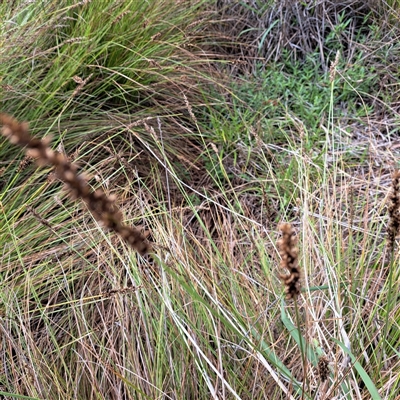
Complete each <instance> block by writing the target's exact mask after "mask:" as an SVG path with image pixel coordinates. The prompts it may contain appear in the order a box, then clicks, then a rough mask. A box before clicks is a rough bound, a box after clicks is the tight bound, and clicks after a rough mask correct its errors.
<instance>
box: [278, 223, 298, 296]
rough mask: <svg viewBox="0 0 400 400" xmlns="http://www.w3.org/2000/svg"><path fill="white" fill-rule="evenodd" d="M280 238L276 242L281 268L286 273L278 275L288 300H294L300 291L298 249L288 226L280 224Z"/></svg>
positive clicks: (291, 230) (290, 227)
mask: <svg viewBox="0 0 400 400" xmlns="http://www.w3.org/2000/svg"><path fill="white" fill-rule="evenodd" d="M279 229H280V230H281V232H282V237H281V238H280V239H279V240H278V243H277V245H278V249H279V254H280V256H281V268H282V269H284V270H287V271H288V273H286V274H280V278H281V280H282V282H283V284H284V285H285V290H286V296H287V298H288V299H296V298H297V296H298V295H299V294H300V289H301V273H300V272H301V271H300V268H299V266H298V254H299V251H298V248H297V238H296V236H295V232H294V230H293V228H292V226H291V225H290V224H287V223H284V224H280V226H279Z"/></svg>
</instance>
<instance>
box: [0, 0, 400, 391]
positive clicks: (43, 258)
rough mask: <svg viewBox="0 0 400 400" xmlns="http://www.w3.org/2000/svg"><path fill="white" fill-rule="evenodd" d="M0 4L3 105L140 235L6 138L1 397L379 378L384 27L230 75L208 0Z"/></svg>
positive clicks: (386, 262)
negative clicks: (124, 232)
mask: <svg viewBox="0 0 400 400" xmlns="http://www.w3.org/2000/svg"><path fill="white" fill-rule="evenodd" d="M15 4H16V5H15V6H12V7H11V6H9V5H4V4H2V5H0V12H3V11H4V13H3V14H2V15H5V16H6V18H5V19H4V21H5V22H3V23H2V24H3V25H2V32H3V33H2V34H1V35H2V36H1V38H0V41H1V43H2V44H4V46H3V45H2V47H1V49H0V52H1V54H0V56H2V57H0V76H1V79H2V81H1V82H0V85H1V89H0V90H1V93H0V95H1V109H2V111H4V112H7V113H10V114H12V115H13V116H15V117H16V118H18V119H19V120H21V121H29V122H30V126H31V129H32V134H34V135H35V136H37V137H40V138H42V137H43V136H45V137H46V136H49V135H50V134H51V135H52V136H53V137H54V139H53V142H52V147H53V149H54V150H57V151H58V152H59V153H61V154H63V155H64V156H65V158H67V159H68V162H73V163H74V164H77V165H78V166H79V168H80V169H82V170H84V171H86V173H87V174H88V176H89V178H88V184H89V185H90V187H92V188H93V190H96V189H99V188H101V189H102V190H103V191H104V193H106V194H107V195H115V198H116V200H115V202H116V205H117V206H118V208H119V209H120V210H121V214H122V218H123V220H124V223H126V224H129V225H135V226H138V227H140V229H142V230H143V231H144V232H146V235H148V236H147V238H148V240H149V241H151V242H153V243H155V247H154V248H155V251H154V254H152V257H148V258H146V257H142V256H140V255H139V254H137V253H135V252H133V251H132V250H131V249H130V248H129V247H127V246H126V245H125V244H124V243H123V242H122V241H121V240H120V239H119V238H118V237H117V236H115V235H112V234H109V233H107V232H105V231H104V230H103V229H101V227H100V226H98V224H97V222H96V220H94V219H93V218H92V216H91V215H90V214H89V213H88V212H87V210H86V208H85V207H84V206H83V205H82V204H81V203H79V202H72V201H70V200H69V198H68V196H67V194H66V193H65V192H63V191H62V190H61V185H60V183H59V182H58V181H57V179H55V177H54V176H53V175H52V174H51V172H52V171H51V169H50V168H40V169H37V168H36V167H35V165H34V163H30V162H29V160H27V159H26V158H25V157H24V155H23V152H22V151H20V150H18V149H17V148H14V147H13V146H12V145H11V144H9V143H8V142H7V141H6V140H4V139H1V142H0V155H1V156H0V162H1V164H0V171H1V177H0V179H1V184H0V210H1V212H0V221H1V224H0V243H1V247H0V266H1V267H0V268H1V269H0V296H1V301H0V330H1V332H0V335H1V336H0V337H1V341H0V363H1V364H0V368H1V373H0V393H1V394H2V396H4V397H5V398H16V397H17V396H26V397H28V398H32V399H66V398H67V399H69V398H71V399H92V398H100V399H120V398H126V399H137V398H139V399H154V398H165V399H200V398H215V399H217V398H218V399H225V398H226V399H264V398H271V399H287V398H290V399H301V398H303V399H314V398H321V399H324V398H325V399H327V398H337V399H338V398H346V399H360V398H361V399H371V398H373V399H379V398H382V399H386V398H387V399H395V398H396V396H397V392H398V388H399V386H400V382H399V378H398V376H399V375H400V374H399V372H400V361H399V354H398V353H399V346H400V337H399V334H398V332H399V331H400V330H399V321H400V316H399V302H398V298H397V293H398V292H399V289H400V288H399V282H400V279H399V278H400V277H399V268H398V264H399V260H398V251H397V236H396V232H394V231H392V233H391V236H390V237H391V238H392V239H391V243H392V244H391V246H388V244H387V235H388V232H387V229H388V227H389V226H391V227H394V224H393V219H392V224H391V225H389V217H388V215H387V214H388V213H387V206H388V201H389V200H390V198H393V194H392V192H391V190H392V189H391V186H392V179H393V177H392V171H393V170H396V169H397V168H396V167H397V158H398V151H397V150H398V149H397V146H396V144H397V130H396V129H397V128H396V126H395V121H396V118H397V111H396V97H395V93H396V90H397V89H396V87H397V86H395V85H389V86H386V87H379V89H378V88H377V86H376V84H377V82H379V79H380V77H381V75H380V72H379V74H378V78H377V77H376V76H372V75H371V74H370V73H369V72H368V68H370V67H372V66H373V65H375V66H376V68H377V69H376V70H377V71H378V70H379V71H380V69H379V68H378V66H379V65H381V64H380V63H382V65H386V66H387V71H389V72H390V74H389V80H390V82H392V83H393V81H392V79H393V80H394V75H393V76H392V75H391V73H392V72H393V71H394V64H392V61H393V60H395V59H396V54H397V47H396V46H395V45H394V47H393V49H394V50H393V52H394V53H393V54H392V53H391V54H392V55H391V57H392V58H390V59H388V58H384V57H383V55H384V54H385V51H387V49H388V48H389V47H390V46H391V45H392V44H393V40H394V39H391V40H390V41H386V42H385V40H384V39H382V46H381V48H380V51H378V50H376V52H374V53H373V54H372V55H371V57H366V58H363V57H361V56H360V53H357V52H358V48H356V50H355V53H354V54H355V58H347V57H348V56H349V54H350V53H351V51H350V49H349V52H348V53H346V56H345V57H344V56H343V55H342V52H341V53H340V54H341V58H338V59H337V62H336V63H335V64H333V65H332V63H328V62H327V64H326V68H325V71H322V72H321V70H320V69H318V68H314V66H313V62H303V63H297V64H295V63H292V59H291V57H289V56H288V57H286V58H285V57H282V58H280V59H279V63H274V64H273V65H270V68H266V69H265V70H263V68H259V67H258V66H257V65H256V64H254V65H253V66H254V68H255V69H254V72H255V75H254V77H253V78H252V79H254V81H251V82H250V81H249V80H250V79H249V78H246V80H247V81H248V82H244V80H241V79H235V80H234V82H229V81H228V79H227V77H226V76H225V75H224V74H223V73H222V72H218V71H216V70H215V66H216V65H217V63H216V62H215V60H216V59H218V58H221V56H222V55H221V54H219V55H218V57H217V56H216V55H215V57H214V54H212V53H211V52H210V51H209V49H210V47H208V46H210V41H211V39H212V40H214V38H215V36H214V37H212V38H211V39H210V37H207V36H204V34H205V32H207V30H208V29H209V26H207V25H206V23H207V21H209V17H210V11H209V10H210V9H209V7H210V5H209V4H208V3H196V4H193V5H191V6H189V5H188V4H186V3H185V6H183V4H182V3H179V2H167V1H165V2H164V1H163V2H144V1H143V2H141V1H121V2H114V3H113V4H111V3H110V4H108V3H107V4H103V2H101V1H96V0H93V1H88V2H79V3H78V2H75V3H73V2H67V1H65V2H62V3H60V2H52V1H49V2H43V3H41V4H39V3H27V2H19V3H18V2H16V3H15ZM321 4H322V3H321ZM100 5H101V6H102V7H100ZM292 5H293V4H292ZM293 6H294V5H293ZM99 10H100V11H99ZM203 11H207V13H208V14H202V12H203ZM281 11H282V10H281ZM289 11H290V10H288V11H287V12H288V13H289ZM212 18H214V15H212ZM212 18H211V20H212ZM374 18H375V17H374ZM386 22H387V21H384V23H385V24H386ZM337 23H338V21H335V23H333V22H332V24H333V25H335V24H337ZM339 25H340V24H339ZM350 25H351V24H350ZM346 27H347V25H346ZM128 28H129V29H128ZM339 28H340V26H339V27H338V29H339ZM341 29H342V33H343V36H341V37H342V39H343V38H344V36H345V34H347V33H346V32H347V31H346V29H347V28H345V29H344V30H343V26H342V27H341ZM393 29H394V28H393ZM371 31H373V29H371ZM378 31H379V30H378V29H377V28H375V31H373V32H375V34H376V36H375V39H376V41H375V42H373V41H372V40H371V41H370V42H367V41H366V40H365V38H364V41H362V40H361V39H362V38H361V39H360V43H361V44H360V45H361V46H367V44H368V45H370V46H371V48H372V47H373V46H375V44H377V43H378V41H379V36H378ZM242 32H243V31H242ZM386 32H387V31H385V30H383V29H382V35H383V36H384V37H386V36H385V34H386ZM394 32H396V31H395V30H393V31H392V33H394ZM243 35H244V32H243ZM243 35H241V37H243ZM232 37H233V35H231V36H230V38H232ZM273 37H276V36H273ZM273 37H272V38H273ZM17 38H20V39H19V40H17ZM266 38H267V37H266ZM321 38H322V36H321ZM237 40H238V41H239V39H237ZM320 40H322V39H320ZM343 41H344V39H343ZM298 43H300V42H298ZM343 43H344V42H343ZM374 43H375V44H374ZM326 46H327V47H328V48H329V46H330V44H329V43H327V44H326ZM222 47H223V46H222ZM375 49H376V47H375ZM278 50H279V49H276V52H278ZM336 50H337V49H336V48H335V52H332V56H333V58H332V59H329V60H330V61H332V62H334V61H335V57H336V54H338V53H337V51H336ZM339 50H342V49H339ZM27 54H28V55H29V56H27ZM276 54H277V53H276ZM3 55H4V57H3ZM315 57H316V56H315ZM318 57H319V56H318ZM357 57H359V58H357ZM310 59H311V60H313V55H312V54H311V56H310ZM350 59H351V60H353V61H354V60H358V63H355V65H348V64H347V61H348V60H350ZM3 60H4V61H3ZM314 60H315V58H314ZM327 60H328V58H327ZM209 61H213V63H212V64H211V63H209ZM385 63H387V64H385ZM329 67H331V68H330V70H329ZM364 67H365V68H366V67H368V68H367V69H363V68H364ZM366 71H367V72H366ZM304 76H306V77H309V79H310V80H312V82H313V84H314V85H312V84H310V85H308V86H307V85H306V81H307V80H306V79H304V78H303V80H301V79H302V77H304ZM21 77H25V78H24V79H21ZM358 78H359V79H360V80H362V82H358V84H357V85H356V84H355V83H357V82H356V81H357V80H358ZM263 79H265V80H266V81H267V82H268V83H269V84H268V85H261V83H262V82H263ZM267 79H268V80H267ZM299 82H300V83H299ZM304 87H306V89H307V90H305V89H304ZM315 87H316V88H315ZM260 88H262V90H260ZM288 88H289V90H290V92H291V94H292V96H289V95H288V93H287V89H288ZM263 92H264V93H263ZM367 94H369V97H368V96H367ZM338 96H342V97H341V99H340V101H339V100H338ZM368 99H369V100H370V101H367V100H368ZM344 109H345V112H344V111H343V110H344ZM382 111H384V112H385V113H386V114H384V118H383V117H382V115H383V114H381V112H382ZM316 121H318V122H316ZM382 127H384V129H385V131H383V128H382ZM384 133H385V134H384ZM392 214H393V213H392ZM279 222H287V223H290V224H291V225H290V226H291V231H290V236H291V238H292V240H293V242H294V241H295V242H297V246H296V247H297V248H296V251H295V255H296V263H295V264H293V263H292V265H291V267H296V268H292V269H296V271H294V272H296V274H297V275H296V279H297V278H298V277H299V275H300V277H301V281H300V282H296V285H295V288H296V289H297V290H298V292H297V290H296V296H293V297H295V299H288V298H286V296H285V289H284V288H283V285H282V283H281V281H280V278H281V276H284V277H285V276H287V272H288V271H286V267H285V262H284V261H285V260H284V259H282V257H281V255H280V252H279V250H280V246H279V244H282V234H281V232H280V231H279V229H278V226H279ZM283 226H288V225H283ZM396 229H397V228H396ZM393 240H394V242H393ZM292 250H293V249H292ZM281 251H282V249H281ZM293 251H294V250H293ZM289 269H290V268H289ZM300 270H301V274H299V271H300ZM292 272H293V271H292ZM300 283H301V286H300Z"/></svg>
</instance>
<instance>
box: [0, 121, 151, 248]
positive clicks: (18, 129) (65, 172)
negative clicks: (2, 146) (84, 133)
mask: <svg viewBox="0 0 400 400" xmlns="http://www.w3.org/2000/svg"><path fill="white" fill-rule="evenodd" d="M0 124H1V125H3V127H2V130H1V132H2V134H3V135H4V136H5V137H6V138H8V140H9V141H10V142H11V143H13V144H18V145H19V146H21V147H26V153H27V155H28V156H30V157H32V158H33V159H35V160H36V162H37V164H38V165H50V166H53V167H54V168H55V174H56V176H57V177H58V178H59V179H60V180H61V181H63V182H64V183H65V185H66V186H67V187H68V189H69V190H70V192H71V195H72V197H73V198H75V199H77V198H81V199H82V200H83V201H84V202H85V203H86V205H87V206H88V208H89V210H90V211H91V212H92V213H93V215H94V217H95V218H96V219H97V220H98V221H99V222H101V223H102V224H103V225H104V226H105V227H107V228H108V229H111V230H113V231H114V232H116V233H117V234H118V235H119V236H121V237H122V239H124V240H125V241H126V242H127V243H128V244H129V245H130V246H131V247H132V248H133V249H134V250H136V251H137V252H139V253H140V254H145V253H149V252H150V251H151V245H150V244H149V243H148V242H147V241H146V238H145V237H144V236H143V235H142V234H141V233H140V232H139V230H137V229H136V228H134V227H129V226H126V225H124V224H123V223H122V214H121V212H120V211H119V210H118V207H117V206H116V205H115V199H114V198H113V197H112V196H107V195H106V194H105V193H104V192H103V191H102V190H99V189H98V190H96V191H94V192H93V191H92V189H91V188H90V186H89V184H88V182H87V180H86V179H85V178H84V176H82V175H80V174H78V168H77V166H76V165H75V164H73V163H70V162H69V161H68V158H67V157H66V156H65V155H64V154H62V153H59V152H56V151H54V150H52V149H51V148H50V147H49V140H48V139H42V140H40V139H35V138H32V137H31V135H30V134H29V131H28V124H27V123H26V122H22V123H20V122H18V121H17V120H16V119H14V118H13V117H11V116H9V115H7V114H2V113H0Z"/></svg>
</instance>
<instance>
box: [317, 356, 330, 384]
mask: <svg viewBox="0 0 400 400" xmlns="http://www.w3.org/2000/svg"><path fill="white" fill-rule="evenodd" d="M318 375H319V378H320V379H321V382H325V381H326V380H327V379H328V377H329V361H328V359H327V358H326V357H325V356H322V357H321V358H320V359H319V360H318Z"/></svg>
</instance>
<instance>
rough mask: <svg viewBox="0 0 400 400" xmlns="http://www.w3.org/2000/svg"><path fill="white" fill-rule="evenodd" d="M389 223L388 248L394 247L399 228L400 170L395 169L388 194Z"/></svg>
mask: <svg viewBox="0 0 400 400" xmlns="http://www.w3.org/2000/svg"><path fill="white" fill-rule="evenodd" d="M388 214H389V225H388V229H387V241H388V245H389V248H390V249H391V250H393V249H394V245H395V241H396V236H397V235H398V233H399V229H400V170H398V171H395V172H394V173H393V177H392V189H391V192H390V196H389V207H388Z"/></svg>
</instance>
